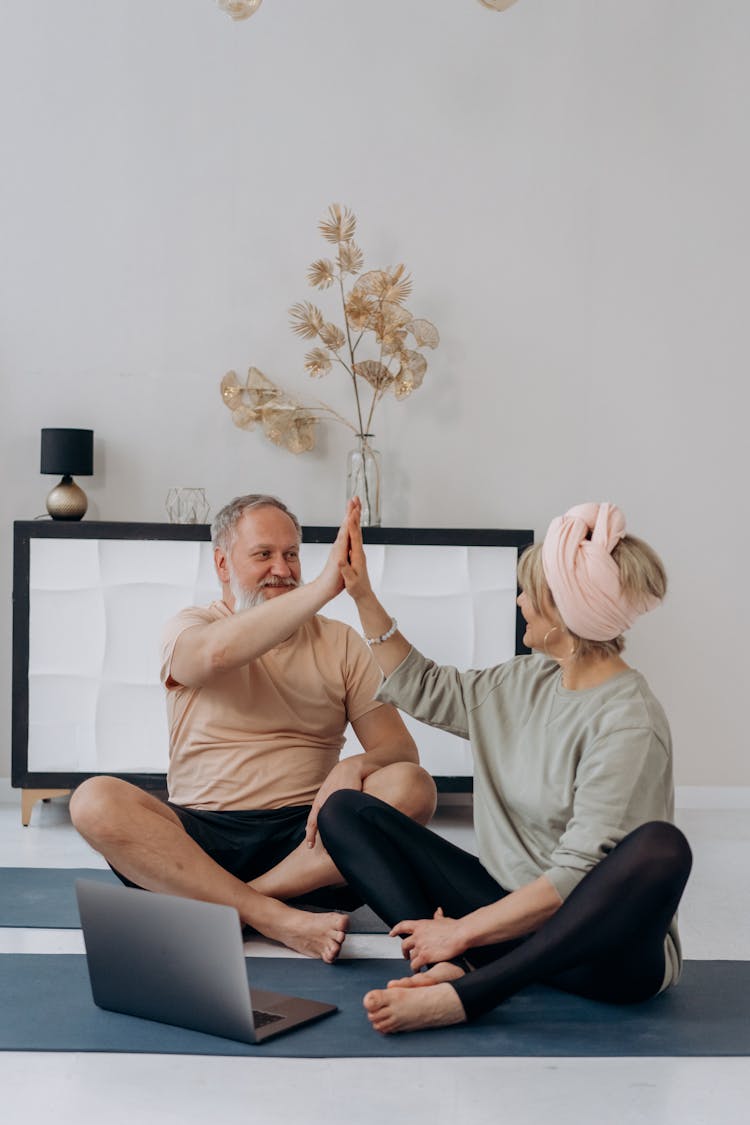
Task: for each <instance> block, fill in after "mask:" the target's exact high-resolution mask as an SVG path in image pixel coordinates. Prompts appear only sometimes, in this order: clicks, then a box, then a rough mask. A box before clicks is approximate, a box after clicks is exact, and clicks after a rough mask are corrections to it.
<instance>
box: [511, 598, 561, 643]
mask: <svg viewBox="0 0 750 1125" xmlns="http://www.w3.org/2000/svg"><path fill="white" fill-rule="evenodd" d="M516 601H517V602H518V608H519V609H520V610H521V613H522V615H523V619H524V621H525V622H526V632H525V633H524V635H523V643H524V644H525V645H527V646H528V648H533V649H537V650H538V651H539V652H544V653H545V654H546V655H547V656H554V654H555V647H556V645H555V642H558V644H559V642H561V641H563V639H564V638H563V635H562V630H561V627H560V618H559V617H558V615H557V613H556V612H555V610H554V608H553V607H552V605H549V606H546V607H545V606H544V605H542V607H541V608H540V609H534V606H533V605H532V602H531V598H530V597H529V595H528V594H527V593H526V591H525V590H522V591H521V593H520V594H519V595H518V597H517V599H516ZM553 630H554V632H553ZM545 637H546V638H547V639H548V641H549V643H548V644H545Z"/></svg>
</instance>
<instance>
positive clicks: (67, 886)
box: [0, 867, 388, 934]
mask: <svg viewBox="0 0 750 1125" xmlns="http://www.w3.org/2000/svg"><path fill="white" fill-rule="evenodd" d="M76 879H97V880H101V881H102V882H105V883H115V884H119V882H120V880H119V879H118V878H117V876H116V875H113V874H112V872H111V871H110V870H109V869H108V868H99V867H0V927H2V926H8V927H15V926H24V927H26V928H29V929H40V930H49V929H54V930H77V929H79V928H80V925H81V922H80V919H79V917H78V904H77V902H76V893H75V881H76ZM349 932H350V933H352V934H385V933H387V932H388V927H387V926H386V925H385V923H384V922H382V921H381V919H380V918H378V916H377V914H375V913H374V912H373V911H372V910H370V908H369V907H368V906H361V907H359V909H357V910H354V911H352V913H351V915H350V919H349Z"/></svg>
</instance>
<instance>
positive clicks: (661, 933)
mask: <svg viewBox="0 0 750 1125" xmlns="http://www.w3.org/2000/svg"><path fill="white" fill-rule="evenodd" d="M318 830H319V832H320V835H321V838H322V840H323V843H324V844H325V846H326V849H327V851H328V853H329V855H330V856H331V858H332V859H333V861H334V863H335V864H336V866H337V867H338V869H339V871H340V872H341V873H342V875H344V877H345V878H346V880H347V882H348V883H349V885H350V886H351V887H353V888H354V889H355V890H357V891H358V892H359V894H361V896H362V898H363V899H364V900H365V901H366V902H367V903H369V905H370V906H371V907H372V908H373V910H375V911H377V913H378V914H379V915H380V916H381V918H382V919H383V920H384V921H385V922H387V923H388V924H389V925H390V926H395V925H396V923H397V922H402V921H403V920H404V919H407V918H411V919H416V918H432V916H433V914H434V912H435V910H436V909H437V908H438V907H442V909H443V910H444V912H445V914H446V915H447V916H448V917H452V918H460V917H463V915H465V914H469V913H471V912H472V911H473V910H477V909H479V907H481V906H487V905H489V903H492V902H497V900H498V899H500V898H503V897H504V896H505V895H506V894H508V893H509V892H508V891H507V890H505V888H503V887H501V886H500V884H499V883H497V882H496V880H495V879H493V878H492V876H491V875H490V874H489V872H488V871H486V870H485V868H484V867H483V866H482V864H481V863H480V862H479V860H478V859H477V858H476V856H473V855H470V854H469V853H468V852H464V851H462V850H461V848H458V847H456V846H455V845H454V844H451V843H449V842H448V841H447V840H445V839H443V838H442V837H441V836H438V835H437V834H436V833H434V832H431V831H430V829H429V828H423V827H422V826H421V825H419V824H417V823H416V822H415V821H413V820H410V819H409V817H407V816H404V815H403V813H400V812H398V810H397V809H394V808H391V806H390V805H386V804H385V803H384V802H383V801H380V800H378V798H377V797H371V796H368V795H367V794H365V793H358V792H356V791H355V790H351V789H342V790H339V791H338V792H336V793H334V794H332V796H331V797H329V798H328V800H327V801H326V803H325V805H324V806H323V808H322V809H321V811H320V815H319V817H318ZM691 864H692V855H691V852H690V847H689V845H688V842H687V840H686V839H685V837H684V836H683V834H682V833H681V832H680V830H679V829H678V828H675V826H674V825H673V824H667V823H665V822H662V821H654V822H652V823H649V824H643V825H641V826H640V827H639V828H636V829H635V831H634V832H631V833H630V834H629V835H628V836H626V837H625V838H624V839H623V840H622V841H621V842H620V843H619V844H618V845H617V847H616V848H614V850H613V851H611V852H610V853H609V855H607V856H606V857H605V858H604V859H603V860H601V862H600V863H598V864H597V865H596V867H594V868H593V869H592V870H591V871H590V872H589V873H588V874H587V875H586V876H585V877H584V878H583V879H582V880H581V882H580V883H579V884H578V885H577V887H576V888H575V889H574V890H573V891H572V893H571V894H570V895H569V896H568V898H567V899H566V900H565V902H564V903H563V904H562V906H561V907H560V908H559V910H558V911H557V912H556V913H555V914H554V915H553V916H552V917H551V918H550V919H549V920H548V921H547V922H545V923H544V924H543V925H542V926H541V927H540V928H539V929H538V930H537V931H536V933H533V934H531V935H529V936H526V937H523V938H519V939H517V940H514V941H508V942H503V943H501V944H499V945H492V946H481V947H473V948H472V949H470V950H468V951H467V956H468V958H469V960H470V961H471V964H472V965H474V966H477V967H476V968H475V969H474V971H472V972H469V973H467V974H466V975H465V976H463V977H461V978H460V979H458V980H456V981H452V982H451V983H452V985H453V987H454V988H455V990H456V992H457V993H458V995H459V998H460V1000H461V1003H462V1004H463V1007H464V1011H465V1012H466V1016H467V1018H468V1019H472V1018H474V1017H476V1016H479V1015H481V1014H482V1013H483V1012H487V1011H489V1010H490V1009H491V1008H494V1007H496V1005H498V1004H500V1003H502V1001H503V1000H505V999H507V997H509V996H512V995H513V993H515V992H518V990H519V989H521V988H523V987H524V986H525V985H527V984H531V983H532V982H534V981H540V982H544V983H545V984H551V985H553V986H555V987H556V988H561V989H564V990H565V991H567V992H575V993H577V994H578V995H580V996H587V997H590V998H592V999H595V1000H605V1001H608V1002H610V1003H616V1004H629V1003H634V1002H636V1001H639V1000H646V999H648V997H650V996H654V995H655V994H656V993H657V992H658V991H659V989H660V988H661V985H662V981H663V979H664V969H665V962H664V938H665V936H666V933H667V929H668V927H669V924H670V922H671V920H672V917H673V915H674V913H675V911H676V909H677V904H678V903H679V901H680V897H681V895H682V892H683V889H684V887H685V883H686V882H687V878H688V875H689V874H690V867H691Z"/></svg>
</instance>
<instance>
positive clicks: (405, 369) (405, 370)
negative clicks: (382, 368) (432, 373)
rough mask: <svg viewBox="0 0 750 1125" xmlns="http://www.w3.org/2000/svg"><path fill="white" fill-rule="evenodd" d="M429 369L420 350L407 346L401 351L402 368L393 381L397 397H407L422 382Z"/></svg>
mask: <svg viewBox="0 0 750 1125" xmlns="http://www.w3.org/2000/svg"><path fill="white" fill-rule="evenodd" d="M426 371H427V360H426V359H425V357H424V356H423V355H420V353H419V352H414V351H410V350H409V349H408V348H406V349H405V350H404V351H402V352H401V370H400V371H399V373H398V375H397V376H396V378H395V380H394V382H393V393H394V395H395V396H396V398H399V399H401V398H407V397H408V396H409V395H410V394H411V393H412V391H416V389H417V387H421V386H422V382H423V380H424V377H425V372H426Z"/></svg>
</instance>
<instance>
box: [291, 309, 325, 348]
mask: <svg viewBox="0 0 750 1125" xmlns="http://www.w3.org/2000/svg"><path fill="white" fill-rule="evenodd" d="M289 322H290V324H291V326H292V331H293V332H296V333H297V335H298V336H302V337H303V338H304V339H305V340H312V339H313V338H314V337H315V336H317V335H318V332H319V331H320V329H321V328H322V327H323V325H324V324H325V318H324V316H323V314H322V312H321V311H320V309H319V308H318V307H317V306H316V305H313V304H311V303H310V301H298V302H297V304H296V305H292V307H291V308H290V310H289Z"/></svg>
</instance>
